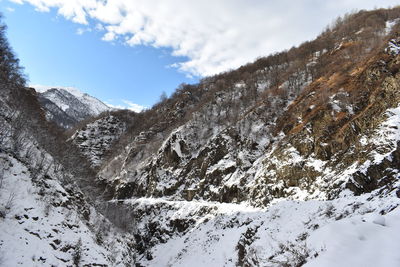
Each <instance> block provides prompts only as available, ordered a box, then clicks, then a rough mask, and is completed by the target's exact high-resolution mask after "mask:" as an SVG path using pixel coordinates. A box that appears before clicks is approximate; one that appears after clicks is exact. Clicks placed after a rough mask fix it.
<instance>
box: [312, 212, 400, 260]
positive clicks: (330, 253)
mask: <svg viewBox="0 0 400 267" xmlns="http://www.w3.org/2000/svg"><path fill="white" fill-rule="evenodd" d="M373 216H377V215H376V214H367V215H366V216H362V215H358V216H355V217H353V218H346V219H343V220H340V221H337V222H333V223H331V224H329V225H326V226H324V227H322V228H321V229H319V230H317V231H315V232H314V233H313V234H312V235H311V236H310V238H309V244H310V245H312V246H313V247H324V250H325V251H324V252H323V253H321V255H320V256H319V257H317V258H315V259H314V260H312V261H311V262H309V263H307V264H306V265H304V266H306V267H314V266H315V267H317V266H326V267H330V266H348V267H353V266H354V267H357V266H360V267H374V266H385V267H397V266H400V255H399V253H398V252H399V251H400V243H399V242H398V238H399V237H400V208H397V209H395V210H394V211H392V212H390V213H389V214H387V215H385V216H380V217H379V218H380V219H379V220H378V222H379V223H377V221H376V219H374V220H373V221H371V217H373ZM384 220H387V221H388V224H387V226H385V225H382V224H381V223H382V221H383V222H384Z"/></svg>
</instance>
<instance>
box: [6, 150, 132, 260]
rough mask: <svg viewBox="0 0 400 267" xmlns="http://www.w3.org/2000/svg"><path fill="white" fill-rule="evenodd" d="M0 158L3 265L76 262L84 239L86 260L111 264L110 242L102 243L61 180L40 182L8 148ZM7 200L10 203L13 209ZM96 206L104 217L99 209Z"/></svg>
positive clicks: (99, 216) (93, 213)
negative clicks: (38, 184) (39, 183)
mask: <svg viewBox="0 0 400 267" xmlns="http://www.w3.org/2000/svg"><path fill="white" fill-rule="evenodd" d="M0 160H1V161H2V163H3V164H2V165H3V166H2V168H4V173H3V174H4V180H3V183H2V186H1V188H0V211H5V218H1V217H0V228H1V229H2V230H1V231H0V265H1V266H64V265H65V266H66V265H71V266H72V262H73V253H74V251H75V246H76V245H77V244H78V242H79V240H81V242H82V259H81V261H80V262H81V264H82V265H84V264H88V265H91V264H104V265H109V264H110V248H109V247H107V248H106V247H105V246H106V245H104V246H103V247H102V246H100V245H99V244H97V242H96V236H95V234H94V232H93V226H92V225H91V224H90V223H89V222H87V221H86V222H85V221H84V220H83V219H82V218H81V215H80V214H79V213H78V212H77V210H75V209H74V208H73V207H72V206H71V205H70V204H67V203H70V202H71V200H70V196H69V193H67V192H66V191H65V190H64V188H63V187H62V186H61V185H60V183H59V182H58V181H57V180H52V179H50V180H49V179H47V180H46V181H45V182H44V183H45V184H46V187H43V188H41V187H38V186H37V185H35V184H34V183H33V182H32V178H31V173H30V171H29V170H28V168H27V167H26V166H25V165H24V164H23V163H22V162H20V161H18V160H16V159H15V158H14V157H12V156H10V155H7V154H4V153H0ZM52 175H53V174H52ZM42 179H43V178H42ZM9 199H12V201H9ZM7 202H10V203H11V204H10V205H9V207H10V208H9V209H7V208H6V207H5V206H6V204H7ZM54 203H56V204H54ZM81 208H83V207H81ZM91 212H92V216H95V217H96V218H97V219H99V218H101V215H99V214H97V215H95V214H96V211H95V210H93V209H92V210H91ZM116 236H119V235H118V234H115V236H113V239H114V238H115V237H116ZM118 238H119V237H118ZM106 239H107V237H105V240H106ZM104 242H108V241H107V240H106V241H104ZM114 246H116V245H114ZM120 250H124V248H123V247H122V246H120V247H117V246H116V247H115V250H114V251H115V252H116V255H115V256H116V258H118V257H119V256H118V254H119V253H120V252H119V251H120ZM118 260H119V261H120V260H121V259H118Z"/></svg>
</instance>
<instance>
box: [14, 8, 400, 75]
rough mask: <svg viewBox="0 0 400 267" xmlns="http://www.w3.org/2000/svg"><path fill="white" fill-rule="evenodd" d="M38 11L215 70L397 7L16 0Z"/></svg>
mask: <svg viewBox="0 0 400 267" xmlns="http://www.w3.org/2000/svg"><path fill="white" fill-rule="evenodd" d="M11 1H14V2H19V3H22V2H27V3H30V4H32V5H33V6H35V7H36V9H37V10H39V11H48V10H49V9H50V8H56V9H57V10H58V13H59V14H61V15H63V16H64V17H66V18H67V19H70V20H72V21H74V22H76V23H80V24H88V19H89V18H91V19H94V20H96V22H95V23H96V24H98V25H102V27H104V30H105V34H104V36H103V40H105V41H115V40H116V39H118V37H120V36H122V37H123V38H120V39H118V40H123V41H124V42H126V43H127V44H129V45H132V46H134V45H150V46H154V47H170V48H172V51H173V55H175V56H185V57H187V58H188V60H187V61H184V62H177V63H176V64H174V66H176V67H178V68H179V69H180V70H182V71H184V72H186V73H189V74H192V75H201V76H205V75H212V74H215V73H219V72H221V71H225V70H228V69H231V68H236V67H238V66H240V65H242V64H245V63H247V62H249V61H252V60H254V59H255V58H257V57H259V56H264V55H268V54H269V53H272V52H276V51H281V50H283V49H285V48H290V47H291V46H292V45H297V44H299V43H301V42H302V41H305V40H309V39H312V38H314V37H316V35H317V34H318V33H319V32H321V30H322V29H323V28H324V27H325V26H326V25H327V24H328V23H330V22H331V21H332V20H333V19H334V18H335V17H337V16H338V15H340V14H344V13H345V12H348V11H351V10H354V9H371V8H374V7H375V6H377V7H387V6H390V5H391V6H394V5H396V4H398V2H397V1H393V0H326V1H316V0H298V1H293V0H275V1H272V0H270V1H267V0H252V1H248V0H203V1H198V0H169V1H166V0H11Z"/></svg>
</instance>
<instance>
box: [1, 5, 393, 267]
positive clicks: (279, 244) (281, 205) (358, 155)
mask: <svg viewBox="0 0 400 267" xmlns="http://www.w3.org/2000/svg"><path fill="white" fill-rule="evenodd" d="M399 69H400V8H393V9H379V10H374V11H360V12H357V13H354V14H351V15H347V16H345V17H344V18H340V19H338V20H337V21H336V22H335V23H334V25H331V26H330V27H328V28H327V29H326V30H324V31H323V32H322V33H321V34H320V35H319V36H318V37H317V38H316V39H315V40H312V41H309V42H305V43H304V44H302V45H300V46H299V47H294V48H292V49H290V50H288V51H283V52H280V53H276V54H273V55H270V56H267V57H263V58H260V59H258V60H257V61H255V62H253V63H249V64H247V65H245V66H242V67H240V68H239V69H237V70H233V71H229V72H226V73H221V74H219V75H216V76H213V77H207V78H204V79H202V80H201V81H200V82H199V83H198V84H194V85H187V84H182V85H181V86H180V87H179V88H178V89H177V90H176V92H175V93H174V94H173V95H172V96H171V97H170V98H168V99H165V100H163V101H161V102H159V103H157V104H156V105H154V106H153V107H152V108H151V109H149V110H146V111H144V112H141V113H134V112H129V111H122V110H120V111H111V112H107V113H103V114H102V115H100V116H99V117H97V118H91V119H90V120H87V121H83V122H82V123H81V124H79V125H77V126H75V127H74V128H72V129H71V130H70V131H69V132H68V133H64V132H63V131H60V130H59V129H57V128H56V127H55V126H54V125H52V124H51V123H48V122H46V120H45V116H46V114H45V113H44V111H43V110H41V108H40V105H39V102H38V100H37V99H39V101H40V95H39V96H38V95H37V94H36V93H35V92H34V91H33V92H32V91H29V90H27V89H25V88H24V84H23V81H18V80H17V81H13V80H10V81H8V80H5V81H4V82H2V91H1V92H2V95H1V99H0V100H1V101H2V103H4V104H3V105H1V107H2V110H1V112H0V114H1V123H2V125H4V127H2V129H3V130H2V133H4V134H3V135H2V136H7V137H5V138H3V139H2V143H1V153H2V154H1V158H2V160H3V162H5V164H4V166H6V165H7V166H9V167H7V168H3V176H2V177H5V178H4V186H3V187H2V188H1V190H2V191H1V192H2V194H1V195H0V196H1V198H0V200H1V203H2V206H1V207H2V210H3V214H4V215H3V216H2V217H3V218H0V224H1V225H2V227H4V229H7V231H6V232H5V233H2V234H1V235H0V248H1V250H0V251H4V252H3V254H4V255H5V256H4V259H5V260H4V262H6V263H7V264H9V265H13V264H14V265H15V264H17V260H16V258H18V256H19V255H22V254H24V255H25V254H26V255H29V259H31V260H32V261H37V260H40V261H41V264H42V265H49V266H50V265H51V264H57V261H58V260H60V259H64V260H65V261H67V262H68V264H72V263H73V261H74V259H75V257H74V255H75V254H76V253H75V252H74V253H73V252H72V251H75V249H74V250H68V249H66V250H67V251H63V249H62V248H63V247H65V246H67V244H70V247H71V248H72V247H77V245H76V244H77V242H78V241H79V240H81V244H84V247H85V248H87V249H88V250H87V251H88V252H87V253H86V254H82V253H81V258H80V261H81V263H78V264H76V265H79V264H81V265H83V266H84V264H87V265H88V266H90V264H92V266H95V264H98V265H99V264H104V265H105V266H124V265H125V266H132V265H133V264H135V265H136V266H205V265H208V266H328V267H329V266H393V267H395V266H399V264H400V260H399V258H398V256H397V254H398V253H397V251H398V250H399V249H400V245H399V243H398V241H397V239H396V238H395V237H396V236H398V235H399V234H400V232H399V229H400V217H399V210H400V207H399V205H400V180H399V171H400V170H399V162H400V150H399V146H398V144H399V141H400V134H399V127H400V73H399ZM14 76H15V77H20V72H19V71H17V72H16V74H14V75H11V77H14ZM3 84H4V85H3ZM11 88H18V90H11ZM15 92H17V93H18V94H19V95H18V96H14V94H15ZM51 93H52V92H51ZM20 95H22V96H24V97H23V98H22V99H26V100H25V102H23V103H26V104H24V105H17V104H16V103H17V100H16V99H21V97H20ZM54 103H55V102H54ZM65 103H66V104H65V105H68V106H69V105H70V104H69V102H68V101H67V102H65ZM32 111H33V112H32ZM18 114H26V115H24V116H28V118H29V120H28V121H29V122H30V123H29V124H28V125H25V124H21V123H20V121H21V116H22V115H21V116H18ZM24 121H26V119H24ZM6 134H7V135H6ZM21 136H22V137H21ZM28 136H31V137H29V138H28ZM49 140H50V141H51V142H50V141H49ZM38 154H40V155H42V156H41V157H39V156H38ZM47 158H49V159H51V158H53V159H54V160H53V161H51V162H52V164H50V166H48V165H46V162H47ZM40 159H42V160H40ZM16 181H17V182H16ZM13 183H16V184H17V185H18V188H19V189H18V191H16V192H17V193H16V194H19V195H21V196H22V195H23V196H24V199H28V200H29V199H30V198H31V199H32V200H30V201H26V202H24V201H23V200H22V199H23V198H15V199H16V201H15V202H16V205H12V206H13V208H11V207H10V208H8V206H10V205H8V204H7V203H9V202H10V201H9V199H10V197H9V196H10V194H11V193H10V192H13V191H12V189H11V185H12V184H13ZM43 190H45V192H46V193H45V194H43ZM41 191H42V192H41ZM43 195H44V197H43ZM48 195H49V196H51V199H52V201H50V202H49V203H50V205H51V206H52V207H51V208H50V210H51V212H46V211H47V210H48V209H49V208H46V207H44V208H41V205H44V203H46V202H48V201H47V200H46V197H47V196H48ZM13 199H14V198H13ZM28 204H29V205H28ZM7 205H8V206H7ZM14 206H15V208H14ZM31 206H32V207H31ZM31 208H32V209H31ZM87 210H90V212H89V215H88V212H87ZM71 214H72V215H71ZM25 215H26V216H25ZM57 216H60V217H61V219H60V218H59V217H57ZM31 218H32V220H31ZM34 218H38V219H34ZM71 218H76V219H75V221H73V222H70V220H73V219H71ZM60 220H62V221H64V222H65V223H60ZM99 221H103V222H104V223H103V224H98V222H99ZM39 222H41V223H42V224H39ZM24 225H29V226H28V227H27V228H24V229H22V228H21V226H22V227H24ZM71 225H73V226H71ZM84 225H85V226H84ZM99 225H100V226H99ZM54 227H56V228H55V229H56V230H57V231H58V232H60V233H65V234H64V235H61V234H59V235H58V232H56V233H57V235H55V234H54V233H50V235H51V237H46V238H43V236H49V229H52V228H54ZM26 229H28V230H26ZM21 233H22V234H23V235H22V234H21ZM99 235H101V240H102V241H101V242H99V241H98V240H97V239H96V238H98V236H99ZM53 236H54V238H57V240H59V241H60V244H61V245H60V244H57V243H54V240H53V239H54V238H53ZM63 236H64V237H63ZM113 236H115V237H116V240H118V241H117V243H115V242H113V241H112V240H113ZM19 237H21V238H26V240H28V239H29V240H28V241H27V242H28V243H29V244H33V243H34V242H39V243H40V244H42V245H43V247H45V248H43V250H42V251H41V252H40V253H39V252H37V251H34V252H32V251H30V252H29V253H28V252H26V251H27V250H21V251H19V252H12V253H11V251H12V248H15V247H17V246H20V243H19V242H22V241H18V240H21V239H19ZM70 237H71V238H70ZM79 238H80V239H79ZM24 240H25V239H24ZM96 240H97V241H96ZM59 241H57V242H59ZM53 243H54V244H53ZM51 244H53V245H54V247H55V248H54V247H53V246H52V245H51ZM71 244H72V245H71ZM50 247H52V249H50ZM53 250H54V251H53ZM60 251H61V252H60ZM89 252H90V253H89ZM13 253H14V254H13ZM58 253H59V254H58ZM32 255H33V256H34V259H35V260H33V256H32ZM43 258H46V259H49V260H48V261H43V260H42V259H43ZM29 259H27V258H26V259H25V260H23V261H22V260H21V263H22V264H29V263H28V262H29ZM62 261H63V260H61V261H59V262H58V263H59V264H61V265H63V264H64V263H62Z"/></svg>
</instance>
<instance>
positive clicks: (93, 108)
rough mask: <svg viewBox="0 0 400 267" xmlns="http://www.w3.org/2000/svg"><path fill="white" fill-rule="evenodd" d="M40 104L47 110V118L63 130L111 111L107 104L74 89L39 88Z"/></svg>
mask: <svg viewBox="0 0 400 267" xmlns="http://www.w3.org/2000/svg"><path fill="white" fill-rule="evenodd" d="M39 90H40V93H39V95H38V99H39V102H40V103H41V105H42V106H43V108H44V109H45V110H46V118H47V119H48V120H50V121H54V122H55V123H56V124H58V125H59V126H61V127H63V128H71V127H72V126H74V125H76V124H77V123H78V122H80V121H82V120H84V119H87V118H89V117H94V116H97V115H99V114H100V113H102V112H105V111H109V110H111V108H109V107H108V106H107V105H106V104H104V103H103V102H101V101H100V100H98V99H96V98H94V97H92V96H89V95H88V94H84V93H82V92H80V91H78V90H77V89H74V88H45V89H43V88H39Z"/></svg>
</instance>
